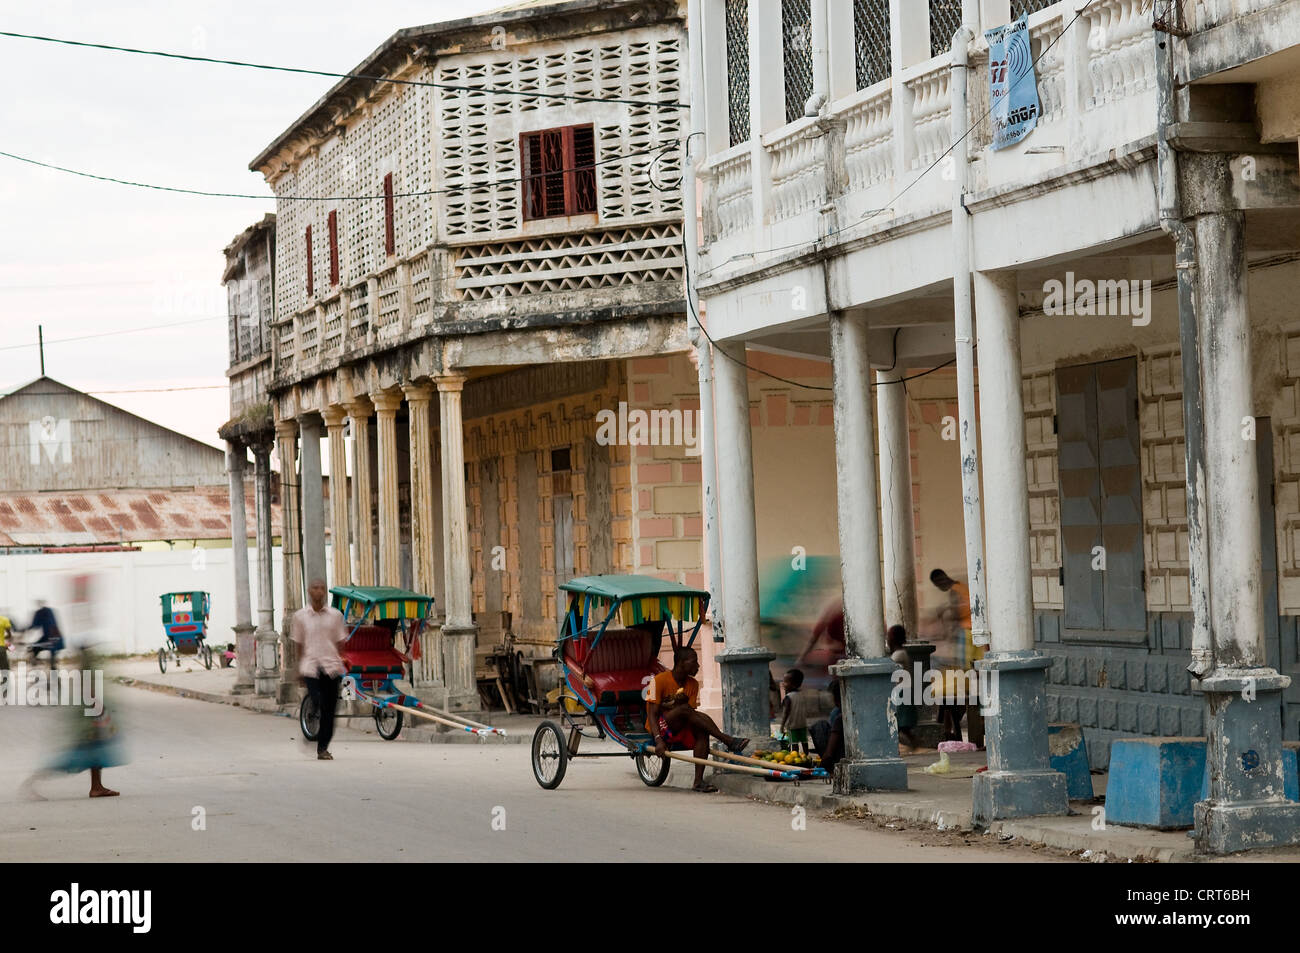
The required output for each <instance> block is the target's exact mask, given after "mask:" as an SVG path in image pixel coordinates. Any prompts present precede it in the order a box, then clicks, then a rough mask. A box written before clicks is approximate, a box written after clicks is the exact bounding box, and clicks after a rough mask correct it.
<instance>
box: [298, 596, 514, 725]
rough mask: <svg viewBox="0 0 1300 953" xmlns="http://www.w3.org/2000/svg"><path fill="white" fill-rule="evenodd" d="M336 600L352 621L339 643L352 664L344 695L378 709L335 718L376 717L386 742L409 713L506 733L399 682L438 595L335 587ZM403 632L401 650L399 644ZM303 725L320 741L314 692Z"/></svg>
mask: <svg viewBox="0 0 1300 953" xmlns="http://www.w3.org/2000/svg"><path fill="white" fill-rule="evenodd" d="M330 603H331V605H333V607H334V608H335V609H338V610H339V611H340V612H341V613H343V619H344V622H345V623H346V624H347V625H348V626H349V631H348V637H347V639H345V640H344V642H343V644H342V645H341V646H339V654H340V655H342V656H343V661H344V662H345V663H346V665H347V667H348V669H347V672H346V673H345V674H344V676H343V679H342V682H341V683H340V685H339V697H340V698H341V699H343V700H345V701H360V702H366V703H368V704H369V705H370V706H371V707H372V708H373V709H374V711H373V712H365V713H363V714H360V715H357V714H349V713H346V712H345V711H344V710H343V709H342V708H340V709H339V710H338V712H337V714H336V715H335V717H337V718H365V717H373V718H374V720H375V730H376V731H377V732H379V737H381V738H383V739H384V740H385V741H392V740H394V739H395V738H396V737H397V736H398V734H400V733H401V730H402V723H403V714H412V715H418V716H420V717H423V718H428V719H429V720H431V721H436V722H439V723H441V724H444V725H447V726H449V727H453V728H457V729H461V730H463V731H468V732H471V733H472V734H478V735H486V734H499V735H504V734H505V732H504V731H501V730H500V729H497V728H492V727H490V726H488V725H482V724H479V723H478V722H472V721H469V720H468V719H464V718H460V717H459V716H457V715H453V714H451V713H450V712H444V711H441V710H439V709H436V708H431V707H430V706H428V705H425V704H424V703H423V702H421V701H420V700H419V699H418V698H416V697H415V696H414V695H408V694H406V693H405V692H404V691H403V690H402V689H400V688H399V687H398V686H397V680H398V679H400V678H402V677H403V676H404V675H405V665H406V663H407V662H409V661H410V660H411V655H410V654H408V653H410V652H412V651H414V650H416V645H417V641H416V640H417V639H418V637H419V634H420V630H421V629H422V628H423V627H424V625H425V620H426V619H428V617H429V614H430V612H432V610H433V599H432V598H430V597H429V596H422V595H420V594H419V593H415V592H409V591H407V590H405V589H396V588H393V587H391V586H335V587H334V588H333V589H331V590H330ZM399 637H400V638H401V640H402V649H401V650H399V649H398V647H397V640H398V639H399ZM298 725H299V727H300V728H301V729H302V734H303V737H304V738H306V739H307V740H308V741H315V740H316V737H317V735H318V734H319V733H320V710H319V707H318V706H317V705H316V703H315V702H314V701H313V700H312V697H311V695H306V696H304V698H303V700H302V704H301V705H300V706H299V708H298Z"/></svg>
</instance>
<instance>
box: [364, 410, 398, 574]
mask: <svg viewBox="0 0 1300 953" xmlns="http://www.w3.org/2000/svg"><path fill="white" fill-rule="evenodd" d="M370 402H371V403H372V404H374V405H375V419H376V421H377V423H376V426H377V428H378V431H379V585H381V586H400V585H401V584H402V524H401V513H400V512H399V510H398V506H397V408H399V407H401V406H402V394H401V392H400V391H397V392H394V393H388V392H385V391H377V392H375V393H373V394H371V395H370Z"/></svg>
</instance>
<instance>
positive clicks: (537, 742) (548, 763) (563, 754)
mask: <svg viewBox="0 0 1300 953" xmlns="http://www.w3.org/2000/svg"><path fill="white" fill-rule="evenodd" d="M568 766H569V745H568V742H567V741H565V739H564V732H563V731H562V730H561V729H560V726H559V725H557V724H556V723H555V722H553V721H544V722H542V723H541V724H540V725H538V726H537V730H536V731H535V732H533V777H535V778H536V779H537V783H538V784H540V785H541V786H542V788H543V789H544V790H546V791H553V790H555V789H556V788H558V787H559V786H560V782H561V781H563V780H564V770H565V769H566V768H567V767H568Z"/></svg>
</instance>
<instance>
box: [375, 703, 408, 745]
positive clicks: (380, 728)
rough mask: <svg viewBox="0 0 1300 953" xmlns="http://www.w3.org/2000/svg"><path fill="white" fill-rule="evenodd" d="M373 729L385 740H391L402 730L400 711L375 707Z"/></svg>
mask: <svg viewBox="0 0 1300 953" xmlns="http://www.w3.org/2000/svg"><path fill="white" fill-rule="evenodd" d="M375 730H376V731H377V732H379V737H381V738H383V739H384V740H385V741H392V740H393V739H394V738H396V737H397V735H398V734H399V733H400V732H401V730H402V713H401V712H400V711H393V709H391V708H376V709H375Z"/></svg>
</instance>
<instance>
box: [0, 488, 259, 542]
mask: <svg viewBox="0 0 1300 953" xmlns="http://www.w3.org/2000/svg"><path fill="white" fill-rule="evenodd" d="M244 519H245V523H246V525H247V527H248V536H249V542H250V544H251V543H252V540H253V539H254V538H255V537H256V534H257V530H256V525H257V513H256V510H254V508H253V490H252V488H251V487H250V488H249V489H248V492H247V496H246V497H245V501H244ZM271 528H272V532H273V533H274V534H275V535H279V533H280V507H279V506H278V505H276V504H272V506H271ZM229 538H230V491H229V489H227V488H226V487H218V486H209V487H186V488H161V489H155V490H144V489H141V490H135V489H131V490H93V491H73V492H66V493H62V492H48V493H0V546H86V545H91V544H94V543H122V542H126V543H133V542H145V541H149V540H166V539H229Z"/></svg>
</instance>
